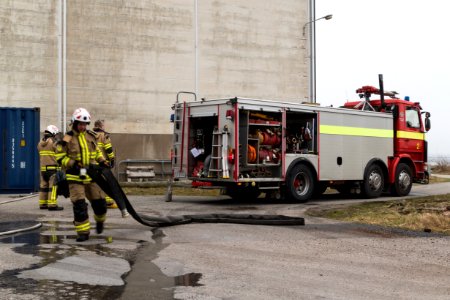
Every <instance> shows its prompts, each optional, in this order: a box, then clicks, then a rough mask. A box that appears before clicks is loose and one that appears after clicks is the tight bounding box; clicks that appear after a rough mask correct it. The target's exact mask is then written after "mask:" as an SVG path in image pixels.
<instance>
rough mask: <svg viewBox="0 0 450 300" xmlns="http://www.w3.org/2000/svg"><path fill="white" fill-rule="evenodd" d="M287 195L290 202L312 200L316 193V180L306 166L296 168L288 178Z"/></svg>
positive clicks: (301, 165) (300, 165)
mask: <svg viewBox="0 0 450 300" xmlns="http://www.w3.org/2000/svg"><path fill="white" fill-rule="evenodd" d="M286 188H287V193H286V195H287V196H288V197H289V199H290V200H293V201H296V202H306V201H308V200H309V199H311V197H312V195H313V192H314V178H313V175H312V172H311V169H310V168H309V167H308V166H306V165H304V164H298V165H296V166H294V167H293V168H292V169H291V170H290V171H289V174H288V176H287V178H286Z"/></svg>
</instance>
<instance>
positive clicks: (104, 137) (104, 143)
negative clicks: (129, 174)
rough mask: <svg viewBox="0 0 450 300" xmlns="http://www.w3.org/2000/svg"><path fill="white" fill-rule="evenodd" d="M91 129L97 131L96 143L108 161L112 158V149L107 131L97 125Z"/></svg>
mask: <svg viewBox="0 0 450 300" xmlns="http://www.w3.org/2000/svg"><path fill="white" fill-rule="evenodd" d="M93 130H94V131H95V133H97V145H98V147H99V148H100V151H102V154H103V157H104V158H105V159H106V160H108V161H112V160H114V156H115V155H114V149H113V147H112V144H111V138H110V137H109V133H108V132H106V131H104V130H103V129H100V128H98V127H95V128H94V129H93Z"/></svg>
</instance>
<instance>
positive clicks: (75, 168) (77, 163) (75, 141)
mask: <svg viewBox="0 0 450 300" xmlns="http://www.w3.org/2000/svg"><path fill="white" fill-rule="evenodd" d="M96 138H97V133H95V132H94V131H91V130H86V131H85V132H78V131H76V130H71V131H69V132H67V133H66V135H65V136H64V138H63V140H62V141H61V142H60V143H58V145H57V146H56V160H57V161H58V163H59V164H61V165H62V166H63V167H64V168H65V169H66V177H67V180H68V181H71V182H79V183H86V184H87V183H90V182H91V181H92V179H91V178H90V177H89V175H87V174H86V175H82V176H80V170H81V169H83V168H84V169H88V168H89V166H90V165H93V164H97V163H101V162H104V161H105V158H104V157H103V155H102V153H101V151H100V149H99V148H98V146H97V143H96Z"/></svg>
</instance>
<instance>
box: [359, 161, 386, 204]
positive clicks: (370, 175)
mask: <svg viewBox="0 0 450 300" xmlns="http://www.w3.org/2000/svg"><path fill="white" fill-rule="evenodd" d="M383 188H384V174H383V171H382V170H381V168H380V166H378V165H376V164H373V165H371V166H370V167H369V168H368V169H367V171H366V174H365V175H364V182H363V194H364V196H365V197H366V198H377V197H380V195H381V193H382V192H383Z"/></svg>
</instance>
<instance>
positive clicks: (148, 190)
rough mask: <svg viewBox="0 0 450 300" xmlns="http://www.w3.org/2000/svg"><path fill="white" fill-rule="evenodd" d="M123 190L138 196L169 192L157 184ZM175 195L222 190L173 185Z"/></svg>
mask: <svg viewBox="0 0 450 300" xmlns="http://www.w3.org/2000/svg"><path fill="white" fill-rule="evenodd" d="M123 191H124V192H125V194H127V195H138V196H144V195H149V196H158V195H165V194H166V193H167V187H164V186H157V187H123ZM172 194H173V195H183V196H219V195H220V190H218V189H197V188H190V187H173V188H172Z"/></svg>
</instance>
